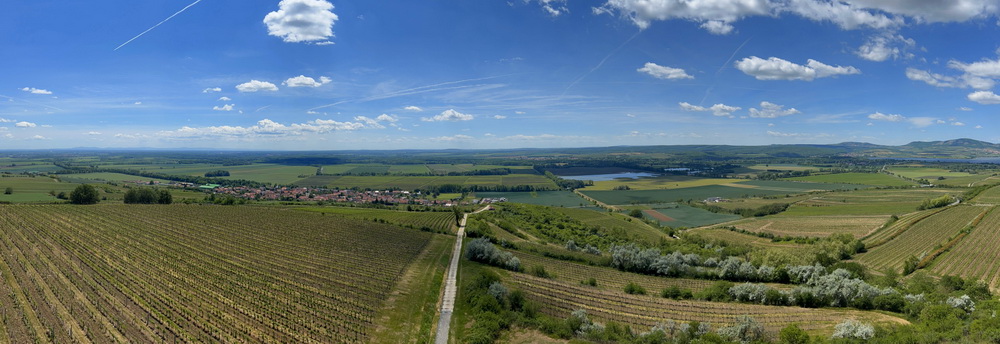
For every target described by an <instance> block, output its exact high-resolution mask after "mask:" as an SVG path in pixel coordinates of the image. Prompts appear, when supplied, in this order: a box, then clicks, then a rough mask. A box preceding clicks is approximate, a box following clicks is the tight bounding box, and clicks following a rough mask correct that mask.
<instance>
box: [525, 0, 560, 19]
mask: <svg viewBox="0 0 1000 344" xmlns="http://www.w3.org/2000/svg"><path fill="white" fill-rule="evenodd" d="M528 1H530V0H525V2H528ZM537 1H538V4H539V5H541V6H542V9H543V10H545V12H546V13H548V14H549V15H550V16H553V17H558V16H560V15H562V14H563V13H566V12H569V8H567V7H566V0H537Z"/></svg>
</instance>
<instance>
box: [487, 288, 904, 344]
mask: <svg viewBox="0 0 1000 344" xmlns="http://www.w3.org/2000/svg"><path fill="white" fill-rule="evenodd" d="M506 283H508V285H509V286H511V287H513V288H517V289H521V290H523V291H524V293H525V296H526V297H527V298H528V299H529V300H532V301H534V302H536V303H538V304H539V305H541V308H540V311H541V312H542V313H544V314H547V315H550V316H553V317H557V318H565V317H567V316H569V315H570V313H572V312H573V311H575V310H578V309H583V310H586V311H587V314H588V315H589V316H590V317H591V318H592V319H594V320H596V321H598V322H608V321H614V322H618V323H621V324H626V325H629V326H631V327H632V328H633V329H636V330H639V331H644V330H645V329H649V328H651V327H653V326H654V325H656V324H658V323H662V322H665V321H667V320H673V321H676V322H690V321H698V322H702V323H709V324H711V326H712V328H713V329H717V328H720V327H723V326H726V325H731V324H732V323H733V321H734V319H735V318H736V317H737V316H740V315H749V316H751V317H753V318H754V319H756V320H757V321H758V322H760V323H761V324H763V325H764V327H765V328H766V329H767V331H768V332H770V333H771V334H772V335H773V334H775V333H777V331H779V330H780V329H781V328H784V327H785V326H788V325H789V324H798V325H799V326H800V327H802V328H803V329H805V330H807V331H811V332H814V333H830V332H832V329H833V326H835V325H836V324H838V323H840V322H841V321H843V320H844V319H847V318H855V319H859V320H862V321H865V322H870V323H879V324H906V323H908V322H907V321H906V320H903V319H900V318H897V317H893V316H889V315H884V314H880V313H875V312H863V311H855V310H832V309H816V308H799V307H781V306H762V305H752V304H736V303H718V302H708V301H678V300H670V299H665V298H660V297H657V296H646V295H629V294H625V293H624V292H621V291H611V290H602V289H598V288H592V287H588V286H584V285H580V284H579V283H566V282H562V281H555V280H551V279H545V278H539V277H535V276H531V275H527V274H520V273H511V274H509V277H508V278H507V279H506Z"/></svg>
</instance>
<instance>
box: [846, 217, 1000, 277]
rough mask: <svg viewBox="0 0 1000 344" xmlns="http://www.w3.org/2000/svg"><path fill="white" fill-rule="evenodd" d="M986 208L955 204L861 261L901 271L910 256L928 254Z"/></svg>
mask: <svg viewBox="0 0 1000 344" xmlns="http://www.w3.org/2000/svg"><path fill="white" fill-rule="evenodd" d="M987 210H989V208H987V207H973V206H956V207H952V208H950V209H947V210H945V211H942V212H940V213H938V214H936V215H934V216H931V217H928V218H927V219H925V220H923V221H920V222H918V223H916V224H914V225H912V226H911V227H909V228H908V229H906V230H905V231H903V232H902V233H901V234H899V235H898V236H897V237H896V238H894V239H893V240H891V241H889V242H887V243H886V244H884V245H880V246H878V247H875V248H873V249H871V250H870V251H869V252H867V253H865V254H862V255H861V256H859V258H858V260H859V261H861V262H862V263H864V264H865V265H868V266H869V267H871V268H873V269H877V270H883V269H893V270H897V271H901V270H902V267H903V261H904V260H906V259H907V258H908V257H910V256H915V257H918V258H919V257H922V256H923V255H926V254H929V253H930V252H931V251H932V250H933V249H934V248H935V245H943V244H944V243H945V242H946V241H947V240H949V239H951V238H952V237H954V236H955V235H957V234H958V232H959V231H960V230H962V229H963V228H965V227H966V226H968V225H970V224H971V222H972V221H973V219H975V218H976V217H977V216H978V215H979V214H982V213H983V212H985V211H987Z"/></svg>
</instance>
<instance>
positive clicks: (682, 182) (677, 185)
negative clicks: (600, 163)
mask: <svg viewBox="0 0 1000 344" xmlns="http://www.w3.org/2000/svg"><path fill="white" fill-rule="evenodd" d="M740 181H746V179H724V178H701V177H689V176H674V175H663V176H659V177H642V178H638V179H615V180H604V181H595V182H594V185H592V186H588V187H586V188H584V189H583V190H586V191H599V190H614V189H615V188H616V187H618V188H620V187H623V186H627V187H628V188H629V189H631V190H661V189H682V188H691V187H696V186H705V185H719V184H730V183H735V182H740Z"/></svg>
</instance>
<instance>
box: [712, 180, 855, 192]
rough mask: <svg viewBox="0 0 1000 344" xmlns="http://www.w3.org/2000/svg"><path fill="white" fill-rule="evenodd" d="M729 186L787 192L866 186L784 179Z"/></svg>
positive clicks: (753, 181)
mask: <svg viewBox="0 0 1000 344" xmlns="http://www.w3.org/2000/svg"><path fill="white" fill-rule="evenodd" d="M731 186H735V187H750V188H753V189H759V190H770V191H780V192H787V193H806V192H812V191H833V190H856V189H864V188H866V186H860V185H855V184H838V183H811V182H792V181H785V180H749V181H745V182H736V183H733V184H731Z"/></svg>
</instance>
